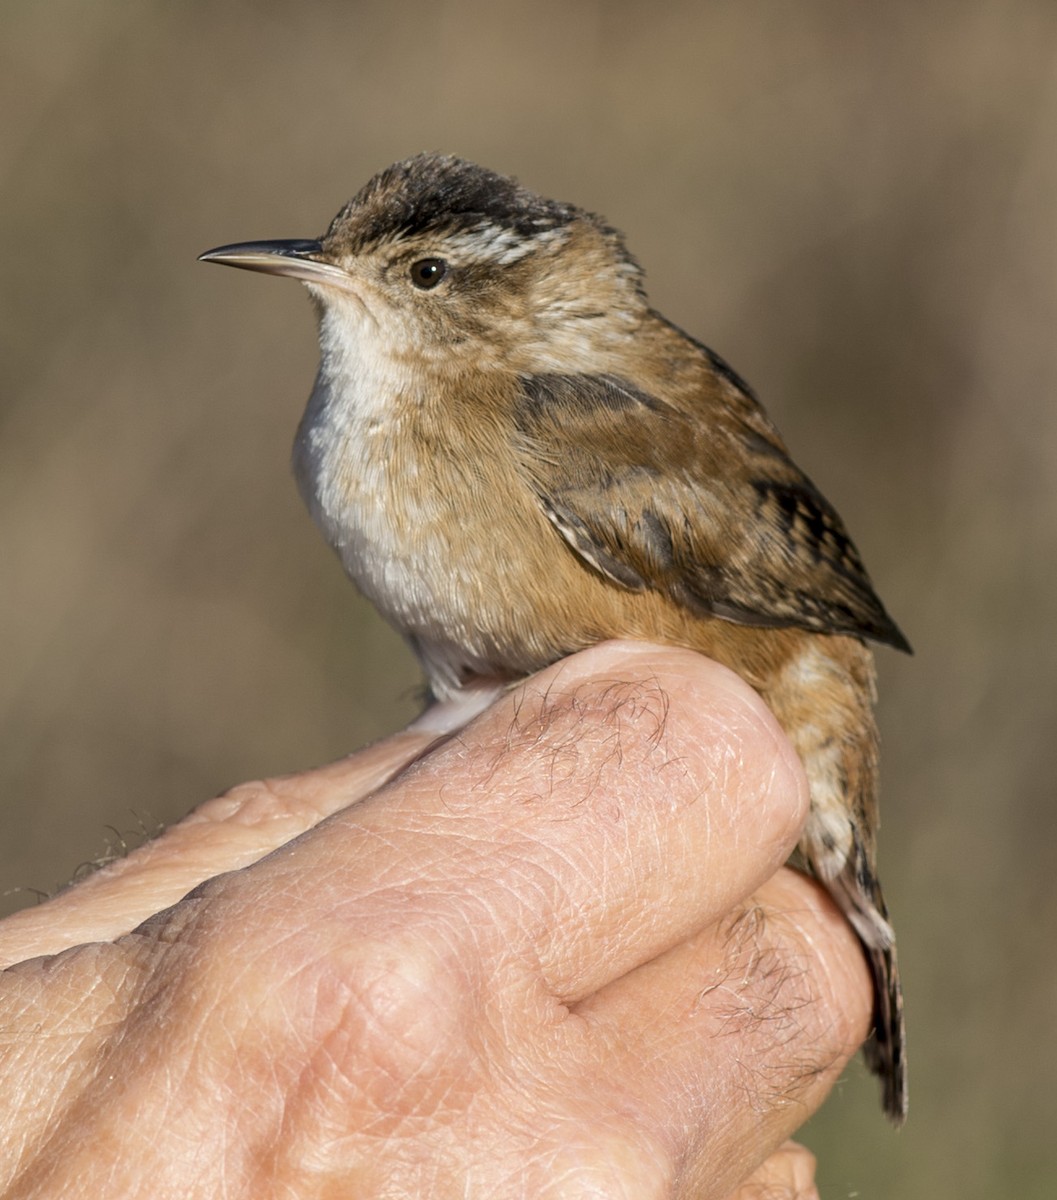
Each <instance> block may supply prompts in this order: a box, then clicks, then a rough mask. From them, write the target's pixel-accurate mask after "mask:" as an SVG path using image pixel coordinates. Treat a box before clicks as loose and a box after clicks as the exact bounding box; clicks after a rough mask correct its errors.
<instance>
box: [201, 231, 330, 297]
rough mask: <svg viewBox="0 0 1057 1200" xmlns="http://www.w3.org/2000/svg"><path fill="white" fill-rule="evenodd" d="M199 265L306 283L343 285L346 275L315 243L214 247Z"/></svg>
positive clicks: (247, 243) (249, 244) (243, 243)
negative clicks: (209, 263) (211, 265)
mask: <svg viewBox="0 0 1057 1200" xmlns="http://www.w3.org/2000/svg"><path fill="white" fill-rule="evenodd" d="M198 261H199V262H215V263H221V264H223V265H224V266H225V267H241V268H242V269H243V270H244V271H263V272H264V273H265V274H266V275H289V276H291V277H292V278H293V279H303V280H304V281H305V282H306V283H322V284H326V283H329V284H332V285H333V284H338V285H341V284H344V285H345V286H346V287H347V286H348V283H349V277H348V275H347V274H346V273H345V272H344V271H343V270H342V269H341V268H340V267H338V266H335V265H334V263H332V262H329V261H328V260H327V259H326V257H325V255H324V252H323V244H322V243H321V242H316V241H304V240H296V241H278V242H237V243H236V244H235V245H232V246H217V248H216V249H215V250H207V251H206V252H205V254H200V255H199V256H198Z"/></svg>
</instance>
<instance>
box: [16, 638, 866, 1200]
mask: <svg viewBox="0 0 1057 1200" xmlns="http://www.w3.org/2000/svg"><path fill="white" fill-rule="evenodd" d="M427 745H428V735H426V734H422V733H418V734H416V733H411V732H408V733H405V734H401V735H397V736H396V737H395V738H393V739H389V740H388V741H386V742H383V743H380V744H379V745H377V746H375V747H372V748H371V749H369V750H367V751H364V752H362V753H361V754H359V755H354V756H353V757H352V758H350V759H347V760H344V761H342V762H340V763H336V764H333V765H332V766H329V767H326V768H323V769H322V770H320V771H315V772H309V773H307V774H305V775H301V776H296V777H290V778H288V779H283V780H277V781H272V782H271V783H269V784H257V785H245V786H243V787H242V788H239V789H236V790H235V791H234V792H232V793H229V794H228V795H227V796H226V797H221V798H220V799H218V800H216V801H211V802H210V803H209V804H207V805H204V806H203V807H202V808H201V809H200V810H199V811H198V812H197V813H196V814H194V815H193V816H192V817H191V818H189V819H188V820H187V821H185V822H183V823H181V825H179V826H176V827H174V828H173V829H171V830H169V831H168V832H167V833H166V834H165V835H163V837H162V838H160V839H159V840H158V841H157V842H155V843H152V844H151V845H150V846H147V847H143V848H142V849H141V850H140V851H137V852H135V853H134V854H133V855H132V856H130V858H129V859H127V860H124V861H123V862H122V863H119V864H114V865H113V867H111V868H108V869H107V870H106V871H104V872H101V873H100V874H98V875H96V876H93V877H92V878H91V879H89V880H88V881H86V882H85V883H83V884H80V885H78V886H77V887H76V888H73V889H71V890H70V891H68V892H66V893H63V894H62V895H61V896H59V897H57V898H56V899H55V900H53V901H51V902H49V903H48V904H45V905H42V906H41V907H39V908H36V909H32V910H27V911H26V912H24V913H19V914H16V916H15V917H14V918H10V919H9V920H8V921H7V922H4V924H3V925H2V926H0V961H6V962H18V960H20V959H23V958H26V957H27V956H28V955H30V954H53V953H54V952H55V951H57V950H60V949H63V948H64V947H65V946H72V947H73V948H71V949H69V950H67V951H66V952H65V953H63V954H61V955H59V956H58V957H49V958H35V959H32V960H30V961H25V962H18V965H16V966H14V967H12V968H11V969H10V970H8V971H7V972H6V973H5V974H4V975H2V976H0V1086H2V1090H3V1095H4V1097H5V1101H4V1103H5V1107H6V1113H5V1115H4V1116H3V1118H2V1123H0V1129H2V1130H3V1145H4V1153H3V1155H2V1156H0V1194H2V1195H3V1196H4V1197H5V1198H10V1200H14V1198H16V1197H18V1198H21V1197H51V1196H60V1195H61V1196H63V1197H73V1198H76V1197H80V1196H84V1197H93V1198H94V1197H96V1196H98V1195H104V1194H105V1195H110V1196H118V1197H140V1196H143V1197H147V1196H149V1197H151V1198H152V1200H157V1198H164V1197H168V1196H174V1197H175V1196H180V1197H198V1196H202V1197H207V1196H208V1197H215V1196H217V1195H221V1194H222V1195H224V1196H227V1197H243V1196H244V1197H252V1198H254V1200H257V1198H259V1197H261V1196H289V1197H298V1198H299V1200H300V1198H309V1197H317V1196H318V1197H323V1196H332V1195H339V1194H340V1195H348V1196H356V1197H358V1198H364V1200H368V1198H370V1197H382V1196H385V1197H401V1196H407V1197H427V1196H428V1197H435V1198H437V1200H444V1198H445V1197H449V1196H450V1197H455V1196H458V1197H478V1196H480V1197H489V1198H504V1197H511V1198H514V1197H533V1198H535V1197H555V1198H556V1197H562V1198H564V1197H572V1196H577V1197H579V1196H587V1195H593V1196H600V1195H604V1196H613V1197H620V1196H624V1197H636V1198H638V1197H645V1196H658V1197H659V1196H673V1197H684V1196H685V1197H702V1198H704V1197H714V1198H716V1200H720V1198H722V1197H724V1196H729V1195H730V1194H731V1193H733V1192H735V1191H737V1194H738V1195H739V1196H746V1197H747V1196H749V1195H753V1194H757V1195H758V1194H761V1193H760V1192H759V1191H752V1190H750V1189H752V1188H762V1187H763V1186H764V1185H765V1184H767V1185H768V1186H770V1187H771V1188H772V1190H771V1191H768V1192H767V1193H766V1194H767V1195H776V1196H783V1195H784V1196H789V1197H792V1196H796V1195H799V1196H809V1195H812V1194H813V1184H812V1183H811V1174H812V1173H811V1160H810V1156H809V1155H807V1152H806V1151H802V1150H800V1149H799V1148H796V1147H790V1146H787V1145H783V1143H784V1142H785V1139H786V1138H787V1137H788V1136H789V1134H790V1133H791V1132H792V1131H793V1130H794V1129H795V1128H796V1127H797V1126H798V1125H800V1124H801V1123H802V1121H803V1120H804V1119H805V1118H806V1117H807V1116H808V1115H809V1114H810V1113H811V1112H812V1111H813V1110H814V1109H815V1108H816V1107H817V1106H818V1104H819V1103H821V1100H822V1099H823V1097H824V1096H825V1094H826V1092H827V1091H828V1090H829V1088H830V1087H831V1086H832V1084H833V1082H834V1080H835V1079H836V1077H837V1075H838V1074H839V1072H840V1070H841V1068H842V1067H843V1065H844V1063H845V1061H846V1060H847V1058H848V1057H849V1056H850V1055H851V1054H852V1053H854V1050H855V1048H856V1047H857V1045H858V1044H859V1042H860V1041H861V1039H862V1037H863V1036H864V1035H865V1031H866V1028H867V1024H868V1017H869V1006H870V989H869V983H868V978H867V974H866V968H865V965H864V963H863V960H862V955H861V952H860V951H859V948H858V945H857V942H856V940H855V937H854V935H853V934H852V932H851V930H850V929H849V928H848V927H847V925H846V923H845V922H844V920H843V918H842V917H841V916H840V915H839V913H837V911H836V910H835V909H834V908H833V906H832V904H831V903H830V902H829V901H828V899H827V898H826V897H825V895H824V893H823V892H822V891H821V889H819V888H817V887H816V886H815V885H814V884H812V883H811V882H810V881H809V880H807V879H805V878H803V877H802V876H800V875H798V874H796V873H795V872H792V871H790V870H788V869H785V868H783V867H782V863H783V862H784V861H785V858H786V857H787V855H788V853H789V852H790V850H791V849H792V847H793V845H794V844H795V842H796V840H797V835H798V832H799V827H800V823H801V822H802V820H803V818H804V816H805V814H806V804H807V799H806V795H807V793H806V784H805V782H804V779H803V776H802V773H801V771H800V768H799V764H798V763H797V762H796V760H795V757H794V756H793V753H792V750H791V749H790V747H789V746H788V743H787V742H786V741H785V739H784V737H783V735H782V734H781V732H780V730H779V729H778V726H777V724H776V723H775V722H774V720H773V719H772V718H771V717H770V715H769V713H767V711H766V709H765V708H764V707H763V706H762V704H761V702H760V701H759V699H758V698H757V697H756V696H755V694H754V693H752V692H751V691H750V690H749V689H748V688H747V687H746V686H745V685H744V684H743V683H741V682H740V681H739V680H738V679H736V678H735V677H734V676H733V675H731V674H730V673H729V672H728V671H726V670H724V669H723V668H721V667H719V666H717V665H716V664H714V663H710V662H708V661H706V660H704V659H702V658H700V657H699V656H696V655H693V654H690V653H689V652H684V651H675V650H662V649H658V648H655V647H645V646H641V645H629V644H609V645H606V646H603V647H598V648H595V649H594V650H590V651H587V652H586V653H584V654H581V655H577V656H576V657H574V658H572V659H569V660H566V661H565V662H563V663H560V664H558V665H557V666H555V667H553V668H551V669H549V670H548V671H545V672H543V673H542V674H541V675H540V676H538V677H536V678H534V679H532V680H530V681H528V682H527V683H525V684H524V685H522V686H521V687H519V688H518V689H516V690H515V691H514V692H512V693H511V694H509V695H508V696H505V697H504V698H503V699H502V700H501V701H499V702H498V703H497V704H495V705H494V706H493V707H492V708H491V709H489V710H488V712H486V713H485V714H483V715H482V716H481V717H480V718H479V719H478V720H477V721H475V722H474V723H473V724H472V725H471V726H470V727H468V728H467V729H466V730H464V731H463V732H462V734H460V735H458V736H457V737H455V738H453V739H452V740H450V741H448V742H446V743H445V744H443V745H441V746H439V747H437V748H435V749H433V750H432V751H430V752H429V753H428V754H425V755H424V756H423V757H422V758H421V759H420V760H419V761H417V762H415V763H414V765H413V766H411V767H410V768H409V769H407V770H405V771H403V772H402V773H400V774H397V775H396V777H395V778H394V779H392V781H391V782H390V783H388V784H386V785H384V786H380V785H381V784H383V783H384V780H385V779H386V778H387V777H389V776H391V775H393V774H394V773H395V772H399V771H400V768H401V766H402V765H403V764H405V763H408V762H410V761H411V760H413V759H415V757H416V756H417V755H420V754H421V753H422V752H423V750H424V749H425V748H426V746H427ZM357 801H359V803H356V802H357ZM329 814H333V815H329ZM328 815H329V819H326V820H322V822H321V823H319V822H320V821H321V818H323V817H328ZM302 830H304V831H306V832H304V834H303V836H301V837H297V838H296V840H293V841H291V840H290V839H291V838H293V837H294V836H295V834H297V833H300V832H301V831H302ZM276 848H278V849H276ZM273 849H276V852H275V853H273V854H270V855H269V856H268V857H266V858H262V856H263V855H265V854H267V852H268V851H270V850H273ZM258 860H260V861H258ZM246 864H252V865H246ZM232 867H244V868H245V869H243V870H237V871H234V872H231V873H228V874H224V875H220V876H219V877H215V878H212V876H216V875H217V872H219V871H223V870H226V869H230V868H232ZM200 880H207V882H205V883H203V885H202V886H201V887H199V888H197V889H196V891H195V892H194V893H193V894H192V895H190V896H188V897H187V898H186V899H184V900H182V901H180V902H179V903H175V901H177V900H178V899H179V897H180V896H181V895H182V894H183V893H184V891H186V889H187V887H189V886H193V884H194V883H197V882H199V881H200ZM174 903H175V906H174V907H171V908H166V909H164V911H158V910H159V909H162V908H164V906H165V905H168V904H174ZM151 913H156V915H154V916H151V917H150V919H149V920H147V921H146V922H145V923H144V924H142V925H139V927H138V928H136V929H134V930H133V931H132V932H126V931H127V930H129V929H131V928H132V926H134V925H136V923H137V922H139V921H141V920H142V919H143V918H144V917H146V916H148V915H149V914H151ZM122 934H124V936H119V935H122ZM111 938H117V940H116V941H113V942H111V941H109V940H107V941H98V940H96V939H111ZM86 941H87V942H89V943H90V944H77V943H83V942H86Z"/></svg>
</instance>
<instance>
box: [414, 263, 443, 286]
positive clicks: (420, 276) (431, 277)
mask: <svg viewBox="0 0 1057 1200" xmlns="http://www.w3.org/2000/svg"><path fill="white" fill-rule="evenodd" d="M447 273H448V264H447V263H446V262H445V261H444V259H443V258H420V259H419V260H418V262H414V263H412V264H411V282H412V283H413V284H414V285H415V287H417V288H423V289H424V290H426V291H428V290H429V289H430V288H435V287H436V286H437V284H438V283H440V281H441V280H442V279H443V278H444V276H445V275H447Z"/></svg>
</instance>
